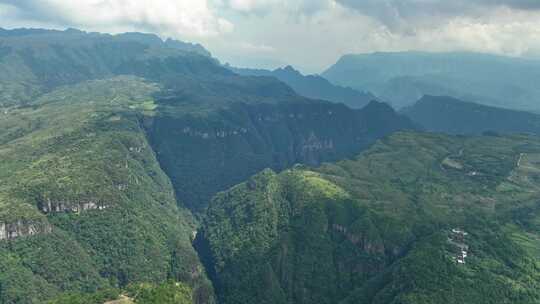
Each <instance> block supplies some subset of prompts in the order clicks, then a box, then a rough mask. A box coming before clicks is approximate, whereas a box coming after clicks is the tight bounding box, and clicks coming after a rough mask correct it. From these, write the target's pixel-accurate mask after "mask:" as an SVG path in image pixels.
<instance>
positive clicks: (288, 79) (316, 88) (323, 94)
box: [227, 66, 377, 109]
mask: <svg viewBox="0 0 540 304" xmlns="http://www.w3.org/2000/svg"><path fill="white" fill-rule="evenodd" d="M227 67H228V68H229V69H231V70H232V71H233V72H235V73H237V74H240V75H245V76H268V77H275V78H277V79H279V80H281V81H283V82H284V83H286V84H287V85H289V86H290V87H291V88H293V89H294V90H295V91H296V92H297V93H298V94H300V95H302V96H305V97H308V98H313V99H322V100H328V101H331V102H335V103H343V104H345V105H347V106H348V107H350V108H352V109H361V108H363V107H364V106H365V105H367V104H368V103H369V102H370V101H373V100H377V97H375V96H374V95H373V94H371V93H369V92H364V91H359V90H355V89H352V88H350V87H342V86H338V85H334V84H332V83H330V82H329V81H328V80H326V79H324V78H323V77H321V76H318V75H302V74H301V73H300V72H299V71H297V70H295V69H294V68H293V67H291V66H287V67H285V68H280V69H276V70H273V71H270V70H260V69H247V68H233V67H231V66H227Z"/></svg>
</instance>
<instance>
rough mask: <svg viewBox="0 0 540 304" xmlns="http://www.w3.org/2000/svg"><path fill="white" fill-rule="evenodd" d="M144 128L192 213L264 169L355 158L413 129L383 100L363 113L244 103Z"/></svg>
mask: <svg viewBox="0 0 540 304" xmlns="http://www.w3.org/2000/svg"><path fill="white" fill-rule="evenodd" d="M147 125H148V134H149V135H150V138H151V142H152V146H153V148H154V150H156V152H157V156H158V159H159V161H160V163H161V166H162V168H164V170H165V171H166V173H167V174H168V175H169V176H170V177H171V180H172V182H173V185H174V187H175V189H176V193H177V195H178V198H179V201H181V202H183V203H185V204H186V205H187V207H188V208H190V209H191V210H192V211H195V212H200V211H203V210H204V209H205V208H206V207H207V204H208V202H209V201H210V199H211V197H212V196H213V195H214V194H216V193H217V192H219V191H223V190H226V189H227V188H228V187H230V186H232V185H234V184H237V183H240V182H242V181H244V180H245V179H247V178H248V177H249V176H251V175H253V174H255V173H257V172H259V171H261V170H263V169H265V168H271V169H273V170H276V171H281V170H284V169H286V168H289V167H290V166H292V165H294V164H296V163H301V164H307V165H313V166H315V165H318V164H320V163H322V162H326V161H334V160H338V159H341V158H344V157H349V156H353V155H354V154H355V153H357V152H359V151H361V150H363V149H365V148H367V147H368V146H369V145H371V144H372V143H373V142H375V141H376V140H377V139H380V138H382V137H384V136H386V135H388V134H391V133H393V132H395V131H398V130H404V129H413V128H414V125H413V124H412V122H411V121H410V120H408V119H406V118H405V117H403V116H400V115H398V114H396V112H394V111H393V110H392V108H390V107H389V106H388V105H386V104H383V103H378V102H372V103H370V104H369V105H368V106H366V107H365V108H364V109H362V110H351V109H349V108H347V107H345V106H344V105H340V104H332V103H329V102H296V103H292V102H291V103H278V104H257V105H249V104H243V103H242V104H240V103H239V104H235V105H233V106H231V107H230V108H228V109H224V110H221V111H219V112H216V113H212V114H210V115H208V116H206V117H205V116H202V117H201V116H193V115H184V116H172V115H163V116H158V117H154V118H152V120H151V122H150V121H149V122H147ZM186 172H190V174H185V173H186Z"/></svg>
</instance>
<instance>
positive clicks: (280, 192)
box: [0, 4, 540, 304]
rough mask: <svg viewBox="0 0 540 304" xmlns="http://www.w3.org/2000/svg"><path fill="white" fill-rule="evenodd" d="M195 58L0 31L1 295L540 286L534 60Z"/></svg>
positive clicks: (520, 296)
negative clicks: (321, 65) (308, 68)
mask: <svg viewBox="0 0 540 304" xmlns="http://www.w3.org/2000/svg"><path fill="white" fill-rule="evenodd" d="M1 8H2V6H1V4H0V10H1ZM212 56H213V55H212V53H210V51H208V50H206V49H205V48H204V47H203V46H202V45H200V44H192V43H186V42H183V41H179V40H173V39H162V38H161V37H159V36H157V35H153V34H143V33H135V32H134V33H124V34H101V33H95V32H85V31H80V30H75V29H68V30H63V31H61V30H42V29H12V30H4V29H0V70H1V71H2V72H1V73H0V303H1V304H4V303H5V304H37V303H47V304H115V303H116V304H119V303H125V304H129V303H142V304H169V303H171V304H175V303H178V304H244V303H245V304H251V303H262V304H265V303H267V304H311V303H312V304H353V303H366V304H398V303H399V304H433V303H437V304H438V303H449V304H451V303H456V304H457V303H460V304H491V303H508V304H514V303H519V304H533V303H539V302H540V292H539V291H540V263H539V261H540V213H539V212H540V139H539V137H538V132H539V131H540V118H539V116H538V115H537V114H535V113H534V111H537V110H538V109H537V107H536V105H535V100H536V98H537V94H536V93H538V92H536V88H535V86H534V85H531V83H534V79H536V78H537V76H538V75H537V71H536V70H535V69H531V67H535V64H536V61H533V60H525V59H523V60H521V59H516V58H510V57H508V58H507V57H503V56H495V55H482V54H475V53H436V54H435V53H433V54H431V53H423V52H399V53H374V54H369V55H348V56H344V57H343V58H342V59H340V60H339V61H338V63H336V65H334V66H332V67H330V68H329V69H328V70H327V71H326V72H324V73H323V74H322V76H319V75H307V76H306V75H304V74H302V73H301V72H300V71H297V70H295V69H294V68H292V67H291V66H286V67H285V68H279V69H274V70H265V69H249V68H235V67H232V66H230V65H228V64H225V65H224V64H222V63H221V62H220V61H219V60H218V59H217V58H214V57H212ZM383 62H384V63H383ZM503 72H504V73H503ZM494 74H498V75H499V76H500V77H495V76H493V75H494ZM464 75H465V76H467V77H465V76H464ZM523 77H529V78H528V79H529V80H530V81H521V80H522V79H523ZM520 79H521V80H520ZM471 83H472V84H474V85H471ZM503 84H504V85H503ZM499 85H500V87H498V89H497V90H492V88H493V87H495V86H499ZM499 89H500V90H499ZM370 92H373V94H372V93H370ZM503 93H504V94H503ZM374 94H376V95H374ZM510 98H511V101H512V102H511V103H506V102H505V101H506V99H510ZM461 99H463V100H461ZM470 101H472V102H470ZM392 106H394V108H393V107H392ZM526 111H529V112H526Z"/></svg>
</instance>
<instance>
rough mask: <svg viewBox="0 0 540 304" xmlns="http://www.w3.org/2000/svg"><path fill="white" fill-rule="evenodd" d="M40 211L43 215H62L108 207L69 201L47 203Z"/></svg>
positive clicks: (93, 202) (90, 202) (98, 203)
mask: <svg viewBox="0 0 540 304" xmlns="http://www.w3.org/2000/svg"><path fill="white" fill-rule="evenodd" d="M38 207H39V210H41V212H43V213H46V214H47V213H62V212H64V213H65V212H75V213H77V212H82V211H87V210H104V209H106V208H107V206H106V205H105V204H104V203H102V202H97V201H86V202H76V203H72V202H68V201H60V202H56V201H51V200H50V199H47V201H45V202H42V203H40V204H39V205H38Z"/></svg>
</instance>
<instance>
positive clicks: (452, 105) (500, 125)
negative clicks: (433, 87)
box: [401, 95, 540, 135]
mask: <svg viewBox="0 0 540 304" xmlns="http://www.w3.org/2000/svg"><path fill="white" fill-rule="evenodd" d="M401 113H402V114H404V115H405V116H407V117H409V118H410V119H411V120H413V121H414V122H415V123H417V124H419V125H420V126H422V127H423V128H424V129H425V130H429V131H432V132H442V133H449V134H464V135H465V134H466V135H480V134H482V133H484V132H496V133H502V134H504V133H506V134H510V133H529V134H536V135H537V134H540V115H538V114H535V113H529V112H523V111H514V110H508V109H503V108H498V107H490V106H485V105H480V104H477V103H473V102H466V101H461V100H458V99H455V98H452V97H445V96H427V95H426V96H424V97H422V98H421V99H420V100H419V101H418V102H416V103H415V104H414V105H413V106H410V107H406V108H404V109H402V111H401Z"/></svg>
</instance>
